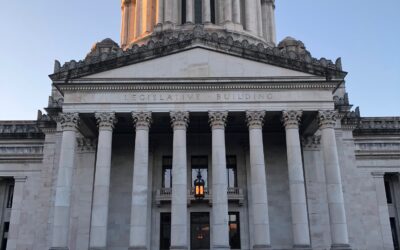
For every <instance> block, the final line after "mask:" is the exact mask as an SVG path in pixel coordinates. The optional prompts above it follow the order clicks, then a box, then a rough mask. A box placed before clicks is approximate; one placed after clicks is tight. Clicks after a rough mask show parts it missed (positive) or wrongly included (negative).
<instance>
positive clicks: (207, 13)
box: [203, 0, 211, 23]
mask: <svg viewBox="0 0 400 250" xmlns="http://www.w3.org/2000/svg"><path fill="white" fill-rule="evenodd" d="M203 23H211V4H210V0H203Z"/></svg>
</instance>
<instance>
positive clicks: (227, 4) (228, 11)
mask: <svg viewBox="0 0 400 250" xmlns="http://www.w3.org/2000/svg"><path fill="white" fill-rule="evenodd" d="M223 4H224V22H228V23H229V22H232V0H224V1H223Z"/></svg>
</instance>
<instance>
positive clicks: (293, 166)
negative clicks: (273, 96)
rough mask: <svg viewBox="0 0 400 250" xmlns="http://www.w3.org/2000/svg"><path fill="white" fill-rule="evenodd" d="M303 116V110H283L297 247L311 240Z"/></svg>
mask: <svg viewBox="0 0 400 250" xmlns="http://www.w3.org/2000/svg"><path fill="white" fill-rule="evenodd" d="M301 116H302V112H301V111H283V114H282V121H283V123H284V126H285V130H286V151H287V162H288V170H289V188H290V204H291V210H292V230H293V244H294V247H295V248H302V249H306V248H310V245H311V242H310V228H309V224H308V213H307V200H306V190H305V185H304V171H303V161H302V156H301V146H300V136H299V123H300V119H301Z"/></svg>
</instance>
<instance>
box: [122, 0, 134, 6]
mask: <svg viewBox="0 0 400 250" xmlns="http://www.w3.org/2000/svg"><path fill="white" fill-rule="evenodd" d="M131 3H132V0H122V5H123V6H126V5H130V4H131Z"/></svg>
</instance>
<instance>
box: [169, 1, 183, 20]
mask: <svg viewBox="0 0 400 250" xmlns="http://www.w3.org/2000/svg"><path fill="white" fill-rule="evenodd" d="M167 2H169V1H167ZM170 2H172V3H170V4H172V22H173V23H175V24H177V23H178V22H179V16H180V11H179V0H170Z"/></svg>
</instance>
